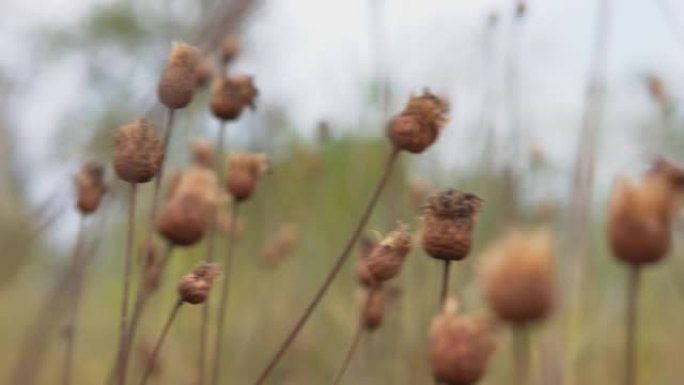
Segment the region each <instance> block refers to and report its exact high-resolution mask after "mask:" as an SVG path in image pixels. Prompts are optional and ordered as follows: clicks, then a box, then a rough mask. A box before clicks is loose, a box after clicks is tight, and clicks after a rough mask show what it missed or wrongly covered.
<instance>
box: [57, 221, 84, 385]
mask: <svg viewBox="0 0 684 385" xmlns="http://www.w3.org/2000/svg"><path fill="white" fill-rule="evenodd" d="M84 233H85V216H84V215H80V216H79V222H78V232H77V235H76V244H75V246H74V251H73V254H72V257H71V258H72V264H73V265H74V266H79V267H81V268H80V269H78V268H77V270H76V271H75V274H74V276H73V277H72V278H73V280H74V282H73V288H72V290H71V298H69V300H70V301H71V303H70V306H69V310H68V312H69V314H68V315H67V318H68V321H67V324H66V325H65V330H64V331H65V336H64V339H65V341H64V342H65V352H64V360H63V361H62V385H70V384H71V382H72V378H73V375H72V372H73V362H74V345H75V344H76V341H75V340H76V331H77V327H78V309H79V307H80V302H81V295H82V292H83V280H84V270H85V266H81V265H82V264H84V263H85V261H84V259H83V258H82V256H81V248H82V246H83V237H84Z"/></svg>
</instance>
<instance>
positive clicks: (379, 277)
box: [366, 223, 413, 283]
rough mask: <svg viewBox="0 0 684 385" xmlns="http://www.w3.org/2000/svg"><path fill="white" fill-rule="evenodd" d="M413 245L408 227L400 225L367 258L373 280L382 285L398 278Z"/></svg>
mask: <svg viewBox="0 0 684 385" xmlns="http://www.w3.org/2000/svg"><path fill="white" fill-rule="evenodd" d="M412 245H413V240H412V237H411V234H410V233H409V232H408V226H406V225H405V224H402V223H399V224H398V225H397V228H396V229H395V230H394V231H392V232H391V233H389V235H387V237H385V238H384V239H383V240H382V241H381V242H380V243H379V244H378V245H377V246H375V247H374V248H373V251H371V253H370V254H369V255H368V258H366V265H367V269H368V272H369V273H370V275H371V276H372V278H373V280H374V281H375V282H379V283H380V282H384V281H387V280H390V279H392V278H394V277H396V276H397V275H398V274H399V272H400V271H401V267H402V266H403V264H404V260H405V259H406V256H407V255H408V253H409V251H410V250H411V247H412Z"/></svg>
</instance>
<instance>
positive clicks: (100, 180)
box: [74, 163, 107, 215]
mask: <svg viewBox="0 0 684 385" xmlns="http://www.w3.org/2000/svg"><path fill="white" fill-rule="evenodd" d="M74 184H75V186H76V207H77V208H78V210H79V211H80V212H81V214H84V215H86V214H90V213H93V212H95V210H97V208H98V207H99V206H100V202H101V201H102V197H103V196H104V194H105V193H106V192H107V186H106V184H105V182H104V167H102V165H100V164H97V163H86V164H85V165H84V166H83V168H81V170H79V171H78V172H77V173H76V175H74Z"/></svg>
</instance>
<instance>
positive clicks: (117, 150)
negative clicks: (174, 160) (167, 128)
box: [114, 119, 164, 183]
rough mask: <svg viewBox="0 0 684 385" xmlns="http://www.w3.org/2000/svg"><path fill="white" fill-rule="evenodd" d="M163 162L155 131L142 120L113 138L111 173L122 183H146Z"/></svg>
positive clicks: (159, 142)
mask: <svg viewBox="0 0 684 385" xmlns="http://www.w3.org/2000/svg"><path fill="white" fill-rule="evenodd" d="M163 160H164V147H163V145H162V143H161V141H160V140H159V137H158V136H157V130H156V129H155V128H154V127H153V126H151V125H150V124H148V123H147V122H146V121H144V120H142V119H138V120H134V121H133V122H131V123H128V124H125V125H124V126H122V127H121V128H119V130H118V131H117V133H116V135H115V136H114V170H115V171H116V174H117V176H118V177H119V178H120V179H122V180H124V181H126V182H129V183H145V182H149V181H150V180H152V178H154V177H155V175H157V173H158V172H159V169H160V167H161V164H162V162H163Z"/></svg>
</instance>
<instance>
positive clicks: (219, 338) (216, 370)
mask: <svg viewBox="0 0 684 385" xmlns="http://www.w3.org/2000/svg"><path fill="white" fill-rule="evenodd" d="M239 205H240V204H239V202H238V201H237V200H233V207H232V210H231V215H230V216H231V222H232V223H235V221H236V220H237V214H238V207H239ZM227 242H228V246H227V247H226V253H225V254H224V256H223V278H222V281H221V297H220V298H219V309H218V315H217V320H216V337H215V340H216V341H215V342H216V344H215V345H214V363H213V366H212V371H211V384H212V385H218V383H219V377H220V376H221V368H222V366H223V365H222V362H221V355H222V353H223V342H224V341H223V334H224V330H223V329H224V327H225V323H226V311H227V308H228V294H229V293H228V292H229V289H230V267H231V265H232V261H233V252H234V250H235V231H232V229H230V231H228V240H227Z"/></svg>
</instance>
